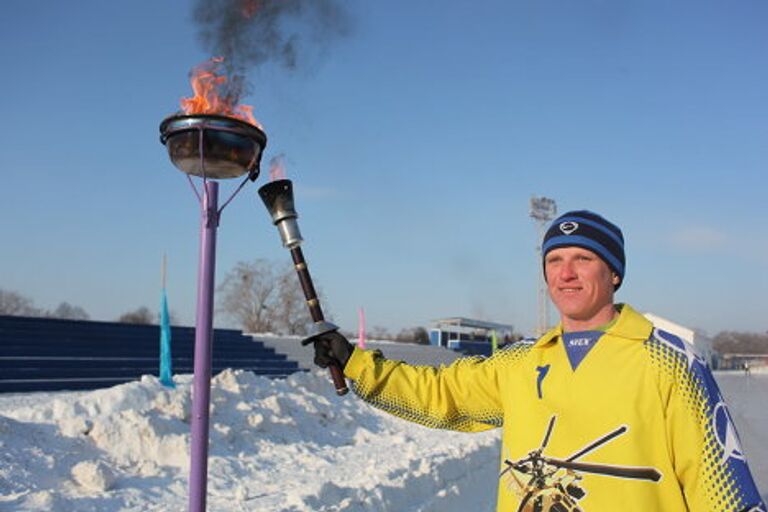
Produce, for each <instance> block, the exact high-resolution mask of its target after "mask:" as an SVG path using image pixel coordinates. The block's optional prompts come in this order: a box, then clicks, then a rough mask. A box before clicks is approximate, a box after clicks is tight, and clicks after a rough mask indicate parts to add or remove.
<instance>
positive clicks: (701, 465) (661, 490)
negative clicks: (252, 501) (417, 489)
mask: <svg viewBox="0 0 768 512" xmlns="http://www.w3.org/2000/svg"><path fill="white" fill-rule="evenodd" d="M562 334H563V333H562V327H561V326H558V327H556V328H555V329H552V330H551V331H549V332H548V333H546V334H545V335H544V336H542V337H541V338H539V340H537V341H536V342H535V343H517V344H514V345H512V346H509V347H507V348H505V349H503V350H501V351H499V352H497V353H495V354H494V355H493V356H491V357H489V358H480V357H471V358H462V359H459V360H457V361H456V362H454V363H453V364H452V365H450V366H448V367H440V368H433V367H429V366H411V365H408V364H405V363H402V362H399V361H390V360H387V359H384V358H383V357H382V356H381V354H380V353H379V352H377V351H365V350H359V349H355V351H354V353H353V354H352V357H351V358H350V360H349V361H348V363H347V365H346V367H345V370H344V371H345V374H346V376H347V377H348V378H350V379H353V380H354V381H355V383H354V390H355V392H356V393H357V394H358V395H360V396H361V397H362V398H363V399H364V400H365V401H367V402H369V403H371V404H373V405H374V406H376V407H378V408H380V409H383V410H385V411H387V412H390V413H392V414H394V415H396V416H399V417H401V418H404V419H406V420H409V421H413V422H416V423H420V424H422V425H425V426H428V427H433V428H441V429H451V430H459V431H464V432H478V431H482V430H487V429H490V428H494V427H503V435H502V449H501V461H500V468H499V475H500V479H499V492H498V507H497V510H499V511H512V512H514V511H517V510H524V511H534V510H543V511H544V512H547V511H552V512H558V511H560V512H568V511H576V510H584V511H609V510H610V511H613V510H617V509H619V507H620V510H621V511H622V512H630V511H643V512H648V511H684V510H693V511H718V512H719V511H742V510H762V511H765V510H766V509H765V505H764V504H762V501H761V499H760V495H759V493H758V491H757V488H756V486H755V484H754V481H753V479H752V476H751V474H750V472H749V469H748V467H747V464H746V460H745V458H744V454H743V452H742V451H741V447H740V445H739V441H738V437H737V436H736V433H735V430H734V429H733V423H732V421H731V419H730V415H729V414H728V411H727V408H726V407H725V404H724V403H723V399H722V395H721V394H720V391H719V390H718V388H717V385H716V384H715V381H714V379H713V378H712V374H711V373H710V371H709V369H708V368H707V367H706V364H705V363H704V362H703V361H701V360H700V359H699V358H698V357H697V356H695V354H694V353H693V351H692V349H691V347H690V346H689V345H687V344H686V343H685V342H683V341H682V340H680V339H679V338H677V337H675V336H672V335H670V334H668V333H665V332H663V331H659V330H655V329H654V328H653V325H652V324H651V323H650V322H649V321H648V320H647V319H645V318H644V317H643V316H642V315H640V314H638V313H637V312H635V311H634V310H633V309H632V308H631V307H630V306H628V305H624V306H623V307H621V313H620V316H619V318H618V320H617V321H616V322H615V323H614V324H613V325H612V326H611V327H610V328H609V329H608V330H607V331H606V332H605V333H604V334H603V335H602V337H600V338H599V340H598V341H597V342H596V343H595V344H594V346H593V347H592V348H591V349H590V350H589V352H588V353H587V355H586V356H585V357H584V359H583V360H582V361H581V363H580V364H579V365H578V366H577V367H576V369H575V370H574V369H573V368H572V366H571V363H570V361H569V358H568V356H567V354H566V350H565V348H564V346H563V341H562ZM521 503H522V504H523V505H522V506H521Z"/></svg>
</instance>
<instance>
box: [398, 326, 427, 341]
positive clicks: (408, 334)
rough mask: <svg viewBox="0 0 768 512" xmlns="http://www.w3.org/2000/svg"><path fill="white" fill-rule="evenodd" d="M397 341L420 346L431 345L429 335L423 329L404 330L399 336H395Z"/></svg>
mask: <svg viewBox="0 0 768 512" xmlns="http://www.w3.org/2000/svg"><path fill="white" fill-rule="evenodd" d="M395 341H400V342H403V343H417V344H419V345H429V333H428V332H427V330H426V329H425V328H423V327H413V328H411V329H403V330H401V331H400V332H399V333H398V334H397V336H395Z"/></svg>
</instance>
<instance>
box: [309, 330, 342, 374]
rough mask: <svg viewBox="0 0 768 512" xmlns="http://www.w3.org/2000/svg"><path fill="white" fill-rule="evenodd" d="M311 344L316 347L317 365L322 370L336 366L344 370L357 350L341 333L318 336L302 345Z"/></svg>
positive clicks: (335, 332) (333, 332) (334, 332)
mask: <svg viewBox="0 0 768 512" xmlns="http://www.w3.org/2000/svg"><path fill="white" fill-rule="evenodd" d="M310 343H314V345H315V364H316V365H317V366H319V367H320V368H328V366H330V365H332V364H335V365H336V366H338V367H339V368H340V369H342V370H343V369H344V367H345V366H346V365H347V361H348V360H349V357H350V356H351V355H352V351H353V350H354V349H355V347H354V345H352V344H351V343H350V342H349V341H347V338H345V337H344V336H342V335H341V334H339V331H331V332H326V333H324V334H318V335H317V336H312V337H311V338H307V339H305V340H303V341H302V342H301V344H302V345H309V344H310Z"/></svg>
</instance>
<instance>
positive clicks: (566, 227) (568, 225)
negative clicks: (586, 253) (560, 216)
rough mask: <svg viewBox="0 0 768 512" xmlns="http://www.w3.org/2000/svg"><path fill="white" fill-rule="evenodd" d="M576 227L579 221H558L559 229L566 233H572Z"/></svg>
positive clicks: (577, 227)
mask: <svg viewBox="0 0 768 512" xmlns="http://www.w3.org/2000/svg"><path fill="white" fill-rule="evenodd" d="M577 229H579V223H578V222H573V221H570V220H567V221H565V222H561V223H560V231H562V232H563V233H565V234H566V235H570V234H571V233H573V232H574V231H576V230H577Z"/></svg>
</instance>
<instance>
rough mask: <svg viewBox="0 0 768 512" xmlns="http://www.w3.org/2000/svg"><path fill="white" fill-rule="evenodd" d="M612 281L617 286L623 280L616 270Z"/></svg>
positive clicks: (612, 275)
mask: <svg viewBox="0 0 768 512" xmlns="http://www.w3.org/2000/svg"><path fill="white" fill-rule="evenodd" d="M611 282H612V283H613V285H614V286H616V285H617V284H619V283H620V282H621V278H620V277H619V275H618V274H616V273H615V272H614V273H613V274H611Z"/></svg>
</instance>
